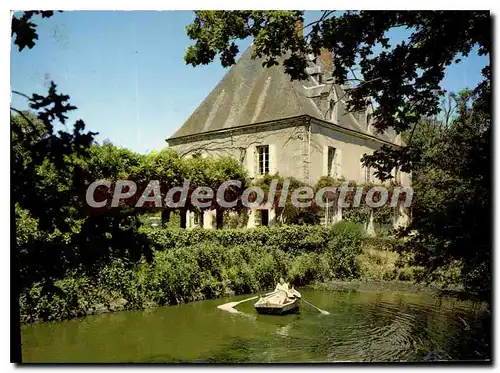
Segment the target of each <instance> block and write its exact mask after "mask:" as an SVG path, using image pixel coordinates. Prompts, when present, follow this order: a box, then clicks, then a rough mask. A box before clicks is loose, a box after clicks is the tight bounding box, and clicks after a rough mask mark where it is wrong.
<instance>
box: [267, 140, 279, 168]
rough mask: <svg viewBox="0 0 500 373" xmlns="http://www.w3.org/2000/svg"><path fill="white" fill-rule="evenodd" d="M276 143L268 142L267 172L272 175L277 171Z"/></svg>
mask: <svg viewBox="0 0 500 373" xmlns="http://www.w3.org/2000/svg"><path fill="white" fill-rule="evenodd" d="M276 156H277V154H276V145H275V144H269V174H270V175H274V174H275V173H277V172H278V167H277V165H278V162H277V159H276Z"/></svg>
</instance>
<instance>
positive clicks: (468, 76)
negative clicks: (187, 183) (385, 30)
mask: <svg viewBox="0 0 500 373" xmlns="http://www.w3.org/2000/svg"><path fill="white" fill-rule="evenodd" d="M317 16H318V13H316V12H307V13H306V20H305V23H306V24H307V23H308V22H310V21H311V20H314V19H317V18H318V17H317ZM193 19H194V13H193V12H190V11H175V12H174V11H161V12H155V11H135V12H131V11H128V12H125V11H122V12H120V11H114V12H112V11H110V12H83V11H73V12H64V13H57V14H55V15H54V16H53V17H52V18H50V19H38V18H37V19H36V21H35V23H37V24H38V25H39V28H38V34H39V40H38V42H37V44H36V46H35V47H34V48H33V49H31V50H27V49H25V50H23V51H22V52H18V50H17V48H16V47H14V48H12V53H11V87H12V89H14V90H17V91H20V92H23V93H26V94H28V95H31V94H32V93H35V92H36V93H44V92H46V89H47V88H46V87H47V86H48V83H49V82H50V80H54V81H55V83H56V84H57V85H58V87H59V91H60V92H63V93H66V94H69V95H70V96H71V103H72V104H73V105H76V106H77V107H78V110H77V111H75V112H73V113H72V115H71V116H70V119H71V120H72V121H74V120H76V119H79V118H81V119H83V120H84V121H85V123H86V125H87V128H88V129H89V130H91V131H94V132H99V135H98V137H97V140H98V141H102V140H104V139H110V140H111V141H112V142H113V143H115V144H117V145H119V146H123V147H127V148H130V149H132V150H134V151H137V152H141V153H145V152H149V151H151V150H159V149H161V148H163V147H165V146H166V143H165V139H166V138H168V137H169V136H170V135H172V134H173V133H174V132H175V131H176V130H177V129H178V128H179V127H180V126H181V125H182V124H183V123H184V121H185V120H186V119H187V118H188V117H189V115H190V114H191V113H192V112H193V111H194V110H195V109H196V107H197V106H198V105H199V104H200V103H201V101H202V100H203V99H204V98H205V96H206V95H207V94H208V93H209V92H210V91H211V90H212V89H213V88H214V87H215V85H216V84H217V83H218V82H219V80H220V79H221V78H222V77H223V76H224V74H225V73H226V71H227V69H223V68H222V67H221V66H220V64H219V63H218V61H216V62H215V63H213V64H211V65H208V66H198V67H196V68H193V67H192V66H190V65H189V66H188V65H186V64H185V62H184V59H183V57H184V53H185V51H186V48H187V47H188V46H189V45H191V44H192V41H191V40H190V39H189V38H188V37H187V36H186V32H185V27H186V26H187V25H188V24H189V23H191V21H192V20H193ZM404 35H405V33H404V31H402V30H395V31H393V32H392V33H391V34H390V36H391V37H394V38H395V39H396V40H397V39H400V38H402V37H403V36H404ZM249 44H250V40H245V41H242V42H241V43H240V51H241V52H243V51H244V50H245V48H246V47H247V46H248V45H249ZM486 62H487V59H486V57H478V56H477V55H476V54H471V55H470V56H469V57H468V58H466V59H465V60H464V61H463V62H461V63H460V64H458V65H453V66H451V67H449V68H448V70H447V74H446V78H445V80H444V87H445V89H447V90H449V91H458V90H460V89H462V88H464V87H469V88H472V87H474V86H475V85H476V84H477V82H478V81H479V80H480V79H481V75H480V70H481V68H482V67H483V66H484V65H485V63H486ZM12 104H13V106H14V107H16V108H20V109H25V108H27V103H26V101H25V99H22V98H20V97H17V96H16V95H14V96H13V103H12ZM69 123H70V124H71V123H73V122H69Z"/></svg>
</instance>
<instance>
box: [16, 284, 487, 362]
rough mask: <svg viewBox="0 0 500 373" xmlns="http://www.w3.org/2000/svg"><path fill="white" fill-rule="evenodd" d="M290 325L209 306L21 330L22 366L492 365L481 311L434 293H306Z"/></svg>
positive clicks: (248, 308)
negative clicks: (476, 362)
mask: <svg viewBox="0 0 500 373" xmlns="http://www.w3.org/2000/svg"><path fill="white" fill-rule="evenodd" d="M301 292H302V296H303V298H304V299H306V300H308V301H309V302H311V303H313V304H314V305H316V306H318V307H320V308H322V309H324V310H327V311H328V312H330V315H322V314H320V313H319V312H318V311H317V310H315V309H314V308H312V307H310V306H308V305H306V304H305V303H302V304H301V306H300V312H299V313H297V314H290V315H286V316H270V315H258V314H257V313H256V312H255V310H254V308H253V302H254V301H250V302H247V303H242V304H240V305H239V306H238V307H237V309H238V310H240V311H242V312H243V313H240V314H232V313H229V312H224V311H221V310H218V309H217V308H216V307H217V305H219V304H222V303H225V302H229V301H238V300H243V299H246V298H248V297H249V296H248V295H247V296H237V297H232V298H223V299H216V300H206V301H200V302H193V303H188V304H182V305H178V306H169V307H160V308H156V309H153V310H150V311H125V312H117V313H109V314H104V315H99V316H89V317H86V318H83V319H75V320H69V321H64V322H59V323H41V324H35V325H25V326H23V327H22V353H23V362H137V363H149V362H162V363H180V362H199V363H205V362H210V363H267V362H280V363H284V362H339V361H342V362H345V361H354V362H359V361H363V362H365V361H371V362H385V361H425V360H436V359H437V360H483V361H484V360H489V359H490V358H491V341H490V338H491V315H490V308H489V306H488V305H487V304H486V303H479V302H475V301H470V300H459V299H458V298H456V297H451V296H439V297H438V296H436V295H432V294H430V293H425V292H421V293H395V292H379V291H375V292H340V291H315V290H309V289H302V290H301Z"/></svg>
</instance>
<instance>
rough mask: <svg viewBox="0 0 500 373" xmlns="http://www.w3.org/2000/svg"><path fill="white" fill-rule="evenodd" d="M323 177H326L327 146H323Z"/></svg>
mask: <svg viewBox="0 0 500 373" xmlns="http://www.w3.org/2000/svg"><path fill="white" fill-rule="evenodd" d="M323 176H329V175H328V145H323Z"/></svg>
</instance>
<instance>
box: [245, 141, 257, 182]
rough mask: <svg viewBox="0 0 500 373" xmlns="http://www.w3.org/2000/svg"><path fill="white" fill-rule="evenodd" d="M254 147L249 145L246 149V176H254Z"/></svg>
mask: <svg viewBox="0 0 500 373" xmlns="http://www.w3.org/2000/svg"><path fill="white" fill-rule="evenodd" d="M255 153H256V152H255V145H250V146H249V147H248V148H247V155H246V163H247V170H248V176H250V177H254V176H255Z"/></svg>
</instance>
